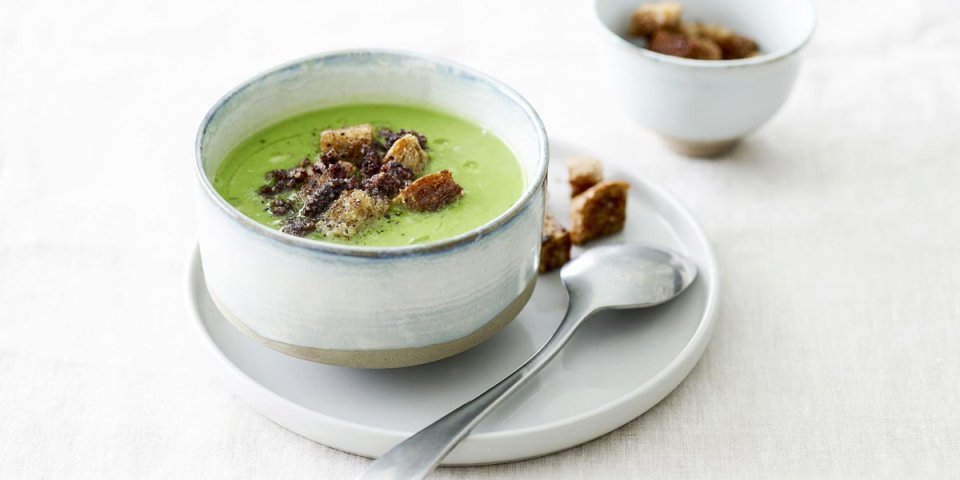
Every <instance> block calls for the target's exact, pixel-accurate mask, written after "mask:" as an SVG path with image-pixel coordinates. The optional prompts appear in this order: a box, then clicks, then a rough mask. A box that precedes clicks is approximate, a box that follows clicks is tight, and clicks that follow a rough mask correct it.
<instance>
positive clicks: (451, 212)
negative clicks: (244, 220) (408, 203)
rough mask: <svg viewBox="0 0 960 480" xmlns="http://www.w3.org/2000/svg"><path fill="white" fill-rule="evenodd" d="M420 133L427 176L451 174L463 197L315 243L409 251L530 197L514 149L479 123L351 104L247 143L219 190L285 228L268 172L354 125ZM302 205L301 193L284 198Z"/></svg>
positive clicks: (227, 162)
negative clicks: (272, 203) (272, 202)
mask: <svg viewBox="0 0 960 480" xmlns="http://www.w3.org/2000/svg"><path fill="white" fill-rule="evenodd" d="M357 124H371V125H373V127H374V128H387V129H391V130H400V129H405V130H415V131H417V132H418V133H420V134H422V135H424V136H425V137H426V138H427V145H426V147H427V148H426V152H427V153H428V154H429V158H430V160H429V162H428V163H427V164H426V167H425V169H424V171H423V173H422V175H427V174H430V173H433V172H438V171H441V170H449V171H450V173H452V175H453V178H454V180H455V181H456V182H457V183H458V184H459V185H460V186H461V187H463V196H462V197H461V198H460V199H459V200H457V201H456V202H454V203H452V204H450V205H447V206H446V207H444V208H442V209H440V210H438V211H428V212H415V211H412V210H410V209H408V208H406V207H404V206H402V205H396V204H395V205H392V206H391V207H390V211H389V212H388V213H387V215H385V216H383V217H380V218H377V219H375V220H372V221H371V222H370V223H369V224H368V225H366V226H364V227H363V228H362V229H361V230H360V231H359V232H358V233H357V234H355V235H353V236H351V237H349V238H345V237H338V236H332V235H326V236H325V235H324V234H322V233H318V232H314V233H311V234H309V235H308V238H313V239H317V240H322V241H326V242H334V243H339V244H346V245H357V246H401V245H410V244H418V243H427V242H432V241H436V240H441V239H444V238H449V237H453V236H456V235H459V234H461V233H465V232H468V231H470V230H472V229H474V228H476V227H479V226H481V225H483V224H485V223H487V222H489V221H491V220H493V219H494V218H496V217H498V216H499V215H500V214H502V213H503V212H504V211H506V210H507V209H508V208H510V206H511V205H513V204H514V203H515V202H516V201H517V200H518V199H519V198H520V196H521V194H522V193H523V187H524V180H523V172H522V170H521V168H520V164H519V163H518V161H517V159H516V157H515V156H514V155H513V152H511V151H510V149H509V148H508V147H507V146H506V145H505V144H504V143H503V142H502V141H501V140H500V139H499V138H497V137H496V136H495V135H493V134H492V133H490V132H488V131H486V130H485V129H483V128H481V127H480V126H478V125H475V124H473V123H470V122H468V121H466V120H463V119H460V118H457V117H454V116H451V115H448V114H446V113H442V112H438V111H435V110H429V109H425V108H419V107H413V106H406V105H374V104H370V105H367V104H362V105H348V106H341V107H335V108H328V109H323V110H317V111H313V112H309V113H306V114H303V115H300V116H297V117H293V118H289V119H287V120H284V121H281V122H279V123H277V124H274V125H272V126H270V127H267V128H265V129H264V130H262V131H260V132H258V133H256V134H254V135H253V136H251V137H250V138H248V139H246V140H244V141H243V142H242V143H240V144H239V145H238V146H237V147H236V148H234V150H233V151H231V152H230V153H229V154H228V155H227V157H226V158H225V159H224V160H223V162H222V163H221V164H220V167H219V168H218V169H217V172H216V174H215V176H214V179H213V186H214V188H215V189H216V190H217V191H218V192H219V193H220V195H221V196H223V198H224V199H226V200H227V202H229V203H230V204H231V205H233V206H234V207H236V208H237V210H239V211H240V212H242V213H243V214H244V215H246V216H248V217H250V218H252V219H253V220H256V221H257V222H259V223H262V224H264V225H267V226H269V227H272V228H275V229H278V230H279V229H280V228H281V227H283V225H284V223H285V221H286V219H284V218H283V217H280V216H277V215H274V214H273V213H271V212H270V210H269V208H268V203H269V200H268V199H265V198H264V197H263V196H262V195H260V194H259V193H258V189H260V188H261V187H262V186H263V185H264V184H265V183H266V180H265V176H266V174H267V172H270V171H272V170H277V169H289V168H293V167H295V166H297V164H299V163H300V162H301V161H302V160H303V159H304V158H305V157H309V158H314V157H315V156H316V155H317V154H318V151H319V138H320V132H322V131H324V130H328V129H336V128H341V127H344V126H348V125H357ZM284 195H285V197H286V198H289V199H290V201H291V202H298V201H299V200H298V195H297V192H287V193H285V194H284Z"/></svg>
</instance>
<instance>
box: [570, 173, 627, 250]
mask: <svg viewBox="0 0 960 480" xmlns="http://www.w3.org/2000/svg"><path fill="white" fill-rule="evenodd" d="M629 189H630V184H628V183H627V182H622V181H609V182H600V183H598V184H596V185H594V186H592V187H590V188H589V189H587V191H585V192H583V193H581V194H580V195H577V196H576V197H574V198H573V201H572V203H571V210H572V215H571V217H572V224H571V227H570V239H571V240H572V241H573V243H574V245H583V244H585V243H587V242H589V241H590V240H593V239H595V238H598V237H602V236H605V235H611V234H614V233H617V232H619V231H621V230H623V224H624V222H625V221H626V217H627V190H629Z"/></svg>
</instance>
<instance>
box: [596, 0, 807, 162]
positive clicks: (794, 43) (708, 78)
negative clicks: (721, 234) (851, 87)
mask: <svg viewBox="0 0 960 480" xmlns="http://www.w3.org/2000/svg"><path fill="white" fill-rule="evenodd" d="M653 1H655V0H593V10H594V12H593V13H594V17H595V19H596V22H595V23H596V26H597V28H596V30H597V31H598V32H599V37H600V39H599V41H598V42H597V44H598V49H597V53H598V57H600V60H601V61H600V63H601V66H602V68H603V70H604V75H603V76H604V78H605V79H606V80H607V81H608V83H609V84H610V86H611V91H612V92H614V94H615V95H616V103H617V105H619V106H620V107H621V108H622V109H623V111H624V112H626V113H627V114H628V115H629V116H631V117H633V118H634V119H635V120H636V121H637V122H638V123H640V124H641V125H643V126H645V127H647V128H649V129H651V130H653V131H654V132H656V133H658V134H659V135H660V136H661V137H662V138H663V139H664V141H665V143H666V144H667V146H668V147H670V148H672V149H673V150H675V151H677V152H679V153H682V154H685V155H691V156H713V155H717V154H721V153H723V152H725V151H726V150H729V149H730V148H731V147H733V146H734V145H736V143H737V142H738V141H739V140H740V139H741V138H742V137H744V136H745V135H747V134H749V133H750V132H752V131H753V130H755V129H757V128H758V127H760V126H761V125H763V123H765V122H766V121H767V120H769V119H770V118H771V117H773V115H774V114H775V113H776V112H777V111H778V110H779V109H780V107H781V106H782V105H783V103H784V102H785V101H786V100H787V98H788V97H789V96H790V91H791V90H792V89H793V84H794V81H795V80H796V78H797V73H798V72H799V69H800V55H799V53H800V50H801V49H802V48H803V46H804V45H806V44H807V42H808V41H809V40H810V36H811V35H812V34H813V30H814V26H815V23H816V18H815V14H814V9H813V4H812V3H811V2H810V1H809V0H680V3H681V4H682V5H683V12H684V13H683V18H684V20H685V21H703V22H706V23H715V24H718V25H723V26H725V27H728V28H731V29H733V30H734V31H736V32H739V33H741V34H743V35H746V36H748V37H750V38H753V39H755V40H756V41H757V42H758V44H759V45H760V48H761V52H762V54H761V55H759V56H756V57H751V58H745V59H741V60H722V61H717V60H691V59H687V58H679V57H673V56H669V55H663V54H660V53H657V52H654V51H651V50H647V49H646V48H642V47H640V46H638V45H635V44H633V43H631V42H629V41H628V40H627V39H626V37H625V33H626V31H627V30H628V26H629V24H630V16H631V13H632V12H633V11H634V9H636V8H637V7H638V6H640V5H641V4H643V3H650V2H653Z"/></svg>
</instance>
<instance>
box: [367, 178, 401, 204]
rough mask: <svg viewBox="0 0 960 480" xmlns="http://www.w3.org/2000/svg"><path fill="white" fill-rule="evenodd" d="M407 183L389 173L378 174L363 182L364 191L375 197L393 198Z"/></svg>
mask: <svg viewBox="0 0 960 480" xmlns="http://www.w3.org/2000/svg"><path fill="white" fill-rule="evenodd" d="M404 186H406V183H405V182H404V181H403V180H401V179H399V178H397V177H396V176H394V175H391V174H389V173H378V174H376V175H374V176H372V177H370V178H368V179H366V180H365V181H364V182H363V189H364V190H365V191H366V192H367V193H369V194H370V195H371V196H374V197H382V198H387V199H389V198H393V197H395V196H396V195H397V194H398V193H400V190H403V187H404Z"/></svg>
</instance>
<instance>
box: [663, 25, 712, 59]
mask: <svg viewBox="0 0 960 480" xmlns="http://www.w3.org/2000/svg"><path fill="white" fill-rule="evenodd" d="M647 48H649V49H650V50H653V51H654V52H657V53H662V54H664V55H673V56H674V57H684V58H692V59H695V60H721V59H722V58H723V53H722V52H721V50H720V47H719V46H717V44H716V43H714V42H713V41H712V40H710V39H707V38H697V37H691V36H689V35H686V34H684V33H679V32H669V31H667V30H657V32H656V33H654V34H653V37H652V38H651V39H650V44H649V45H648V46H647Z"/></svg>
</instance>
